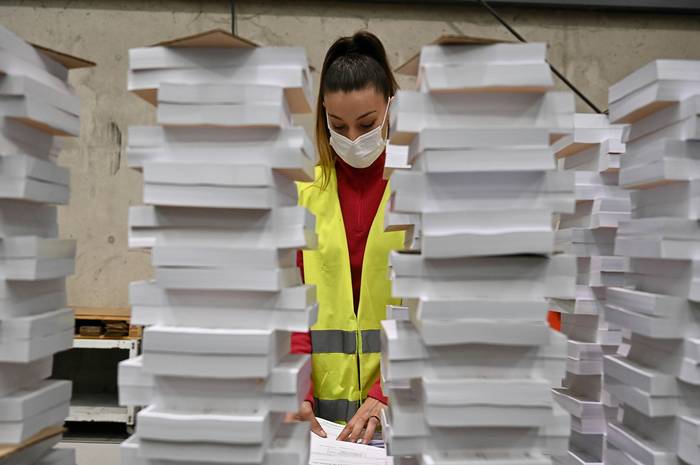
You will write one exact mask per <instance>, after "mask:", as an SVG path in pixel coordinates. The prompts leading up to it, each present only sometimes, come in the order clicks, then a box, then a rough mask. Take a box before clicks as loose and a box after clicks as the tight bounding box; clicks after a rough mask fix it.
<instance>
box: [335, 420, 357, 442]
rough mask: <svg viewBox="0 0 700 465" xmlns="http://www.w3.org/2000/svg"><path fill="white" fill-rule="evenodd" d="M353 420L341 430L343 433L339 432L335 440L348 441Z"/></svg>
mask: <svg viewBox="0 0 700 465" xmlns="http://www.w3.org/2000/svg"><path fill="white" fill-rule="evenodd" d="M353 420H354V419H353ZM353 420H351V421H350V422H349V423H348V424H347V425H345V428H343V431H341V432H340V434H339V435H338V437H337V438H336V439H337V440H338V441H347V440H348V437H349V436H350V433H352V428H353V426H354V425H355V423H354V421H353Z"/></svg>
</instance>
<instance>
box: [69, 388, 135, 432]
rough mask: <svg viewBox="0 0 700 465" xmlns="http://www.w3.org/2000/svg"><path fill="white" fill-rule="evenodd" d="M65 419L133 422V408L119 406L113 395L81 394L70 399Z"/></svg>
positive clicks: (129, 423)
mask: <svg viewBox="0 0 700 465" xmlns="http://www.w3.org/2000/svg"><path fill="white" fill-rule="evenodd" d="M66 421H88V422H89V421H100V422H106V423H126V424H127V425H133V424H134V410H133V408H131V409H130V408H129V407H121V406H119V404H118V401H117V399H116V398H115V397H114V396H110V395H105V394H82V395H79V396H77V397H75V398H73V399H72V400H71V406H70V413H69V414H68V418H66Z"/></svg>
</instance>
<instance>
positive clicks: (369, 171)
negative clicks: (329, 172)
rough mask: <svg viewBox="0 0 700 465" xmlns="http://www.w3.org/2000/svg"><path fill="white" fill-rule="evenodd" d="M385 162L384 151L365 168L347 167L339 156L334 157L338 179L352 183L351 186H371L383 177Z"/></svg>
mask: <svg viewBox="0 0 700 465" xmlns="http://www.w3.org/2000/svg"><path fill="white" fill-rule="evenodd" d="M385 160H386V151H384V152H382V154H381V155H379V157H378V158H377V159H376V160H374V163H372V164H371V165H369V166H368V167H367V168H355V167H352V166H350V165H348V164H347V163H346V162H345V161H344V160H343V159H342V158H340V157H339V156H336V157H335V171H336V175H337V176H338V177H342V178H345V179H347V180H348V181H350V182H352V183H353V184H356V183H361V184H363V185H367V184H373V183H375V182H377V181H379V180H381V179H383V176H384V161H385Z"/></svg>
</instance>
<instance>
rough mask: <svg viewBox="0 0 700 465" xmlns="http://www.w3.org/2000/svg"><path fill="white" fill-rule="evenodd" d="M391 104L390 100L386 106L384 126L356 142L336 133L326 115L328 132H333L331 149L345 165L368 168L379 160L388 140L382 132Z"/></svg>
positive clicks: (362, 136)
mask: <svg viewBox="0 0 700 465" xmlns="http://www.w3.org/2000/svg"><path fill="white" fill-rule="evenodd" d="M390 103H391V99H389V102H388V103H387V105H386V112H384V119H383V120H382V124H380V125H379V126H377V127H376V128H374V129H372V130H371V131H369V132H367V133H365V134H362V135H361V136H359V137H358V138H357V139H355V140H350V139H348V138H347V137H345V136H344V135H342V134H339V133H337V132H335V131H334V130H333V128H332V127H331V123H330V121H329V119H328V113H326V124H327V125H328V130H329V131H330V132H331V137H330V144H331V147H333V149H334V150H335V153H337V154H338V156H339V157H340V158H342V159H343V161H345V163H347V164H348V165H350V166H352V167H353V168H367V167H368V166H370V165H371V164H372V163H374V162H375V161H376V160H377V158H379V155H381V154H382V152H383V151H384V148H385V147H386V139H384V136H383V135H382V131H383V129H384V124H385V123H386V117H387V115H388V114H389V104H390Z"/></svg>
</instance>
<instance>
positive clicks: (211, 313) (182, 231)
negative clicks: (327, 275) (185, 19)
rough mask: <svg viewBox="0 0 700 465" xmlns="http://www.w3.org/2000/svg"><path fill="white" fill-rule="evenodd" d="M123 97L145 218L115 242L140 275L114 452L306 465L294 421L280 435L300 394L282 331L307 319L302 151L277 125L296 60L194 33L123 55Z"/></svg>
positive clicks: (311, 242) (283, 122)
mask: <svg viewBox="0 0 700 465" xmlns="http://www.w3.org/2000/svg"><path fill="white" fill-rule="evenodd" d="M129 89H130V90H131V91H134V92H135V93H137V94H138V95H140V96H142V97H143V98H145V99H146V100H149V101H152V102H155V103H156V105H157V120H158V126H146V127H144V126H137V127H131V128H130V129H129V140H128V157H129V165H130V166H131V167H133V168H136V169H141V170H143V176H144V203H145V204H146V205H145V206H136V207H132V208H131V209H130V212H129V228H130V232H129V244H130V247H132V248H139V249H150V251H151V260H152V265H153V267H154V269H155V279H154V280H152V281H142V282H133V283H131V287H130V300H131V304H132V306H133V310H132V322H133V323H134V324H141V325H145V326H146V329H145V331H144V341H143V355H142V356H141V357H138V358H136V359H133V360H128V361H125V362H123V363H122V364H121V365H120V367H119V391H120V402H121V403H122V404H124V405H138V406H146V408H145V409H143V410H141V411H140V412H139V414H138V417H137V426H136V434H135V435H134V436H132V437H131V438H129V439H128V440H127V441H126V442H124V443H123V444H122V461H123V463H124V464H125V465H126V464H129V465H135V464H158V465H165V464H183V463H226V464H231V463H245V464H255V463H259V464H266V465H271V464H284V465H306V464H307V463H308V453H309V435H310V433H309V425H308V424H307V423H293V424H289V423H284V418H285V413H286V412H295V411H297V410H298V408H299V405H300V404H301V402H302V400H303V396H304V395H305V394H306V392H307V391H308V389H309V383H310V370H311V362H310V357H309V356H308V355H290V354H289V350H290V344H289V338H290V334H291V332H293V331H307V330H308V328H309V326H310V325H311V324H313V322H314V321H315V317H316V311H317V303H316V295H315V289H314V288H313V287H312V286H306V285H304V284H302V282H301V277H300V273H299V270H298V269H297V267H296V261H295V258H296V250H297V249H299V248H313V247H315V244H316V234H315V230H314V228H315V221H314V218H313V216H312V215H311V214H310V213H309V212H308V211H306V210H305V209H304V208H301V207H298V206H297V192H296V186H295V182H294V181H295V180H303V181H308V180H312V179H313V175H314V171H313V170H314V165H315V163H316V153H315V150H314V148H313V145H312V144H311V142H310V140H309V139H308V137H307V136H306V135H305V133H304V130H303V129H302V128H300V127H296V126H294V125H293V123H292V118H291V115H292V114H293V113H306V112H309V111H310V109H311V108H312V98H311V78H310V70H309V65H308V62H307V58H306V54H305V52H304V50H303V49H302V48H299V47H257V46H254V44H252V43H250V42H249V41H246V40H244V39H241V38H239V37H236V36H233V35H230V34H228V33H226V32H224V31H219V30H217V31H210V32H208V33H203V34H199V35H197V36H191V37H186V38H182V39H177V40H174V41H169V42H167V43H162V44H158V45H156V46H153V47H144V48H137V49H131V50H130V51H129Z"/></svg>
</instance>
